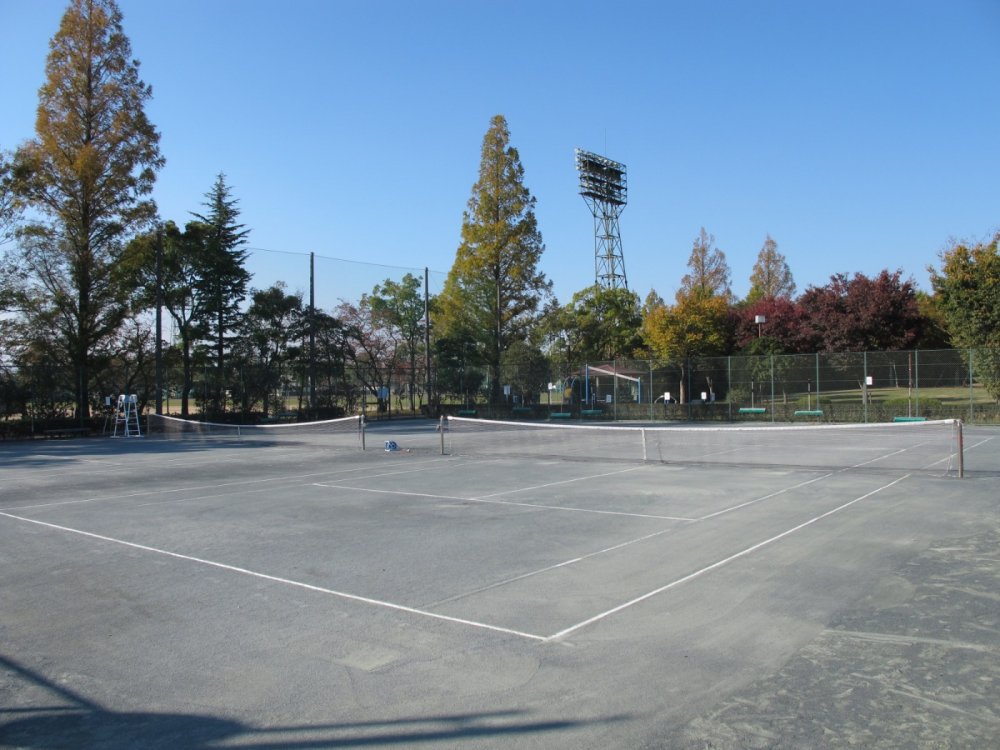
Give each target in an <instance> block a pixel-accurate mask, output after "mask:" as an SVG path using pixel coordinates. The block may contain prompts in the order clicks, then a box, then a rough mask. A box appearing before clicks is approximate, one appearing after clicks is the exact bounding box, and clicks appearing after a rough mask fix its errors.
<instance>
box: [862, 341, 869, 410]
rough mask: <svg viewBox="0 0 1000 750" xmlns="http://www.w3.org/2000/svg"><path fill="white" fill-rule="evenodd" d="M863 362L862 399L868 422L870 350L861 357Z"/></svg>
mask: <svg viewBox="0 0 1000 750" xmlns="http://www.w3.org/2000/svg"><path fill="white" fill-rule="evenodd" d="M861 361H862V363H863V367H862V369H863V370H864V373H863V375H862V378H863V379H862V381H861V400H862V401H863V402H864V407H865V423H866V424H867V423H868V352H864V354H863V355H862V357H861Z"/></svg>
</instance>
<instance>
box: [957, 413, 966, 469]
mask: <svg viewBox="0 0 1000 750" xmlns="http://www.w3.org/2000/svg"><path fill="white" fill-rule="evenodd" d="M955 429H956V430H957V431H958V436H957V437H958V478H959V479H962V478H963V477H964V476H965V439H964V438H963V437H962V420H961V419H956V420H955Z"/></svg>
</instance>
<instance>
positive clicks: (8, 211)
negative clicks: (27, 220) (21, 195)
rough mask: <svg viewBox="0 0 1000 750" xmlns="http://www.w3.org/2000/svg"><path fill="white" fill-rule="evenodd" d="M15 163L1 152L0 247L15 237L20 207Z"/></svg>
mask: <svg viewBox="0 0 1000 750" xmlns="http://www.w3.org/2000/svg"><path fill="white" fill-rule="evenodd" d="M14 174H15V172H14V163H13V161H12V160H11V158H10V156H9V155H8V154H7V153H6V152H4V151H0V246H2V245H4V244H5V243H7V242H8V241H10V240H11V239H12V238H13V236H14V220H15V218H16V216H17V214H18V210H19V207H20V204H19V201H18V199H17V194H16V190H15V187H14Z"/></svg>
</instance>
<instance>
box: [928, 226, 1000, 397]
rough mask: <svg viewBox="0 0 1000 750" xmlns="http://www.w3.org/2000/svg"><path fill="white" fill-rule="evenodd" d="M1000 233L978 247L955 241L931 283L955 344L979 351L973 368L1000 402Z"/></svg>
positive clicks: (933, 275) (990, 392) (943, 254)
mask: <svg viewBox="0 0 1000 750" xmlns="http://www.w3.org/2000/svg"><path fill="white" fill-rule="evenodd" d="M998 244H1000V232H998V233H997V234H996V235H994V236H993V239H992V240H991V241H990V242H988V243H984V242H980V243H977V244H975V245H971V246H970V245H969V244H967V243H962V242H956V243H954V244H953V245H952V246H951V247H950V248H949V249H947V250H945V251H944V252H943V253H942V254H941V268H940V270H937V269H934V268H931V269H929V270H930V273H931V284H932V285H933V287H934V295H935V298H936V299H937V300H938V304H939V306H940V309H941V311H942V312H943V314H944V317H945V320H946V321H947V323H948V329H949V331H950V333H951V340H952V343H954V345H955V346H957V347H961V348H963V349H965V350H967V351H969V350H973V349H975V350H976V351H975V354H974V356H973V361H972V364H973V371H974V372H975V373H976V377H977V378H978V379H979V380H980V381H981V382H982V383H983V385H984V386H985V387H986V389H987V392H988V393H989V394H990V395H991V396H992V397H993V398H995V399H998V400H1000V253H998Z"/></svg>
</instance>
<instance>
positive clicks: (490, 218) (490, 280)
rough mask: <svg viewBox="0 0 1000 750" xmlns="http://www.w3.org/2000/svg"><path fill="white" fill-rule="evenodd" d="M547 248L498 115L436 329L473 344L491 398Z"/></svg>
mask: <svg viewBox="0 0 1000 750" xmlns="http://www.w3.org/2000/svg"><path fill="white" fill-rule="evenodd" d="M544 249H545V246H544V245H543V243H542V236H541V233H540V232H539V231H538V225H537V222H536V220H535V199H534V197H532V195H531V193H530V192H529V191H528V188H527V187H525V185H524V167H523V166H521V158H520V156H519V155H518V152H517V149H516V148H514V147H513V146H511V145H510V132H509V131H508V129H507V121H506V120H505V119H504V118H503V116H502V115H497V116H495V117H494V118H493V119H492V121H491V122H490V128H489V130H488V131H487V132H486V136H485V137H484V138H483V147H482V159H481V161H480V164H479V179H478V180H477V181H476V183H475V184H474V185H473V187H472V197H471V198H470V199H469V204H468V208H467V209H466V211H465V214H464V217H463V221H462V243H461V245H460V246H459V248H458V251H457V253H456V255H455V262H454V264H453V265H452V267H451V271H449V273H448V278H447V280H446V282H445V286H444V290H443V291H442V293H441V295H440V298H439V302H440V305H439V310H440V323H441V332H442V334H443V335H444V336H446V337H452V338H457V339H469V340H471V341H474V342H476V344H477V348H478V349H479V353H480V355H481V357H482V360H483V362H484V363H485V364H486V365H487V366H488V367H489V370H490V376H491V379H490V387H491V399H492V401H493V402H494V403H498V402H499V400H500V398H499V396H500V368H501V363H502V360H503V355H504V352H505V351H507V349H508V348H509V347H510V346H511V345H512V344H513V343H514V342H516V341H524V340H526V338H527V335H528V332H529V330H530V328H531V327H532V326H533V325H534V323H535V322H536V319H537V311H538V308H539V304H540V303H541V302H543V301H544V300H545V299H546V298H548V297H549V296H550V295H551V283H550V282H549V281H547V280H546V278H545V274H543V273H541V272H540V271H539V270H538V261H539V259H540V258H541V256H542V252H543V250H544Z"/></svg>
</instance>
